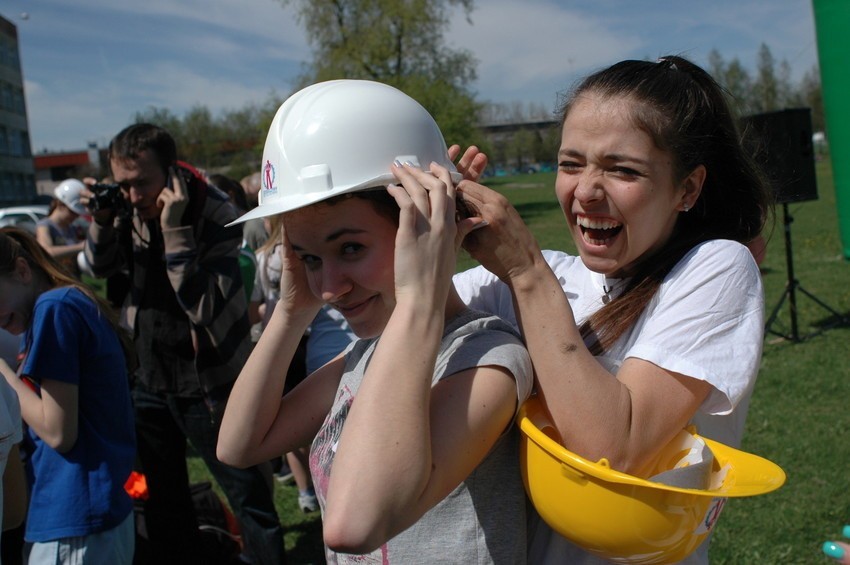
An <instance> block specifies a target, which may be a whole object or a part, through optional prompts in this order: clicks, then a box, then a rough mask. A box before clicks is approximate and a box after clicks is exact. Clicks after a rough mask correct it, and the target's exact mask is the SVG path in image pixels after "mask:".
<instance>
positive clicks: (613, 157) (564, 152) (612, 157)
mask: <svg viewBox="0 0 850 565" xmlns="http://www.w3.org/2000/svg"><path fill="white" fill-rule="evenodd" d="M558 156H559V157H583V156H584V154H583V153H581V152H579V151H576V150H575V149H561V150H560V151H558ZM604 159H605V160H606V161H629V162H632V163H638V164H641V165H646V164H648V163H649V161H648V160H646V159H638V158H637V157H632V156H630V155H624V154H621V153H607V154H605V155H604Z"/></svg>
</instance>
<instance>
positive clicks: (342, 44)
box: [281, 0, 479, 145]
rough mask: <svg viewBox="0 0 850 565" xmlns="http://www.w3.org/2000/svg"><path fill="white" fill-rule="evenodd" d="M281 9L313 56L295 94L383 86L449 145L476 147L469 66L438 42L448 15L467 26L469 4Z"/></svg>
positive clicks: (298, 4) (312, 0)
mask: <svg viewBox="0 0 850 565" xmlns="http://www.w3.org/2000/svg"><path fill="white" fill-rule="evenodd" d="M281 2H282V4H283V5H285V6H286V5H292V6H293V7H294V8H295V10H296V17H297V18H298V21H299V23H300V24H302V25H303V26H304V28H305V31H306V32H307V37H308V38H309V41H310V44H311V46H312V49H313V60H312V62H311V63H310V65H309V66H308V67H307V70H306V71H305V73H304V74H303V75H302V76H301V77H300V79H299V86H306V85H308V84H312V83H314V82H318V81H324V80H331V79H339V78H352V79H367V80H374V81H378V82H383V83H386V84H389V85H391V86H395V87H396V88H398V89H400V90H402V91H404V92H405V93H407V94H408V95H409V96H411V97H412V98H414V99H416V100H417V101H419V103H420V104H422V105H423V106H424V107H425V108H426V109H427V110H428V111H429V112H430V113H431V114H432V115H433V116H434V119H435V120H436V121H437V123H438V124H439V125H440V128H441V129H442V131H443V135H444V136H445V137H446V140H447V141H448V142H449V143H460V144H462V145H464V144H469V143H471V142H473V141H474V140H475V138H476V122H477V114H478V109H479V105H478V104H477V103H476V101H475V98H474V96H473V94H472V92H471V91H470V90H469V85H470V84H471V83H472V82H473V81H474V80H475V78H476V74H475V60H474V58H473V57H472V54H471V53H470V52H468V51H466V50H457V49H450V48H448V47H447V46H446V45H445V42H444V33H445V31H446V29H447V27H448V24H449V22H450V19H449V18H450V13H451V9H452V8H461V9H462V11H463V13H465V15H466V17H467V18H469V14H470V13H471V12H472V9H473V0H281Z"/></svg>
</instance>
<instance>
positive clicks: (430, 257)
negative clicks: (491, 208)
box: [388, 163, 475, 306]
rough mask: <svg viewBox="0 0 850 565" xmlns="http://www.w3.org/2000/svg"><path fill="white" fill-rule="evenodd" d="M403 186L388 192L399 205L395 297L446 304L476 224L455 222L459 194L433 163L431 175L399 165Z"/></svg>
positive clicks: (396, 168)
mask: <svg viewBox="0 0 850 565" xmlns="http://www.w3.org/2000/svg"><path fill="white" fill-rule="evenodd" d="M392 170H393V174H395V176H396V178H398V180H399V181H400V183H401V184H399V185H390V186H389V187H388V191H389V192H390V194H391V195H392V196H393V198H395V200H396V202H397V203H398V205H399V208H400V213H399V226H398V233H397V234H396V250H395V286H396V299H397V300H398V299H399V298H400V297H403V296H405V295H407V294H409V295H410V296H411V297H412V298H413V299H414V300H419V299H422V298H423V297H425V296H433V297H435V298H436V299H437V300H438V301H440V305H441V306H442V305H443V304H445V299H446V297H447V296H448V290H449V288H450V285H451V277H452V275H453V274H454V272H455V267H456V258H457V251H458V249H459V248H460V242H461V240H462V239H463V237H464V236H465V235H466V233H467V232H468V231H469V230H470V229H472V227H473V226H474V224H475V221H474V220H472V221H466V220H465V221H463V222H461V223H457V222H456V219H455V196H456V191H455V187H454V184H453V183H452V179H451V175H450V174H449V171H448V169H446V168H445V167H442V166H440V165H437V164H436V163H432V164H431V166H430V173H428V172H425V171H422V170H421V169H419V168H417V167H415V166H412V165H410V164H401V163H395V164H394V165H393V169H392Z"/></svg>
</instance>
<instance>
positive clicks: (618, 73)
mask: <svg viewBox="0 0 850 565" xmlns="http://www.w3.org/2000/svg"><path fill="white" fill-rule="evenodd" d="M585 94H592V95H594V96H601V97H602V98H603V100H604V99H606V98H607V99H611V100H614V99H618V100H622V99H625V100H629V101H631V102H632V103H633V104H632V106H631V108H632V111H631V119H632V120H633V121H634V124H635V125H636V126H637V127H639V128H640V129H642V130H643V131H645V132H646V133H647V134H648V135H649V136H650V138H651V139H652V140H653V142H654V143H655V145H656V146H657V147H658V148H659V149H661V150H664V151H667V152H668V153H669V154H670V155H671V156H672V158H673V174H674V175H675V178H674V180H675V181H676V182H681V181H682V180H684V179H685V178H686V177H687V176H688V175H689V174H690V173H691V172H692V171H693V170H694V169H695V168H696V167H697V166H699V165H703V166H705V169H706V178H705V182H704V183H703V186H702V192H701V193H700V196H699V198H698V200H697V201H696V202H695V203H694V206H693V208H692V209H691V210H690V211H689V212H682V213H680V214H679V218H678V220H677V223H676V227H675V230H674V232H673V235H672V236H671V237H670V239H669V240H668V241H667V243H666V244H665V245H664V247H663V248H661V249H660V250H659V251H658V252H656V253H655V254H653V255H652V257H650V258H646V259H644V260H643V261H642V263H641V264H640V265H639V267H638V270H637V272H636V273H635V274H634V276H633V277H631V279H630V281H629V283H628V285H627V286H626V288H625V290H624V292H623V293H622V294H621V295H620V296H619V297H618V298H617V299H615V300H612V301H611V302H610V303H608V304H607V305H606V306H604V307H602V308H601V309H600V310H598V311H597V312H596V313H595V314H594V315H593V316H591V317H590V318H589V319H588V320H587V321H586V322H585V323H584V324H583V325H582V328H581V331H582V335H583V337H585V339H586V340H588V341H590V343H591V345H590V349H591V351H592V352H593V353H594V354H599V353H601V352H602V351H604V350H606V349H608V348H609V347H610V346H611V345H612V344H613V343H614V342H616V341H617V339H619V338H620V336H622V335H623V333H625V332H626V331H627V330H628V329H629V328H630V327H632V325H633V324H634V323H635V321H636V320H637V318H638V317H639V316H640V315H641V313H642V312H643V311H644V309H645V308H646V306H647V304H648V303H649V301H650V300H651V299H652V297H653V296H655V293H656V292H657V291H658V288H659V286H660V285H661V283H662V281H663V280H664V278H665V277H666V276H667V274H668V273H669V272H670V270H671V269H672V268H673V267H674V266H675V265H676V263H678V262H679V261H680V260H681V259H682V257H684V255H685V254H686V253H687V252H688V251H690V250H691V249H693V248H694V246H696V245H698V244H700V243H702V242H704V241H708V240H711V239H732V240H736V241H739V242H741V243H744V244H746V243H749V242H750V241H752V240H753V239H754V238H755V237H756V236H758V235H759V234H760V233H761V232H762V229H763V228H764V225H765V222H766V221H767V219H768V218H769V217H770V215H771V214H772V212H773V207H772V204H773V199H772V193H771V191H770V189H769V186H768V184H767V182H766V180H765V178H764V175H763V173H762V172H761V170H760V169H759V167H758V166H757V165H756V163H755V162H754V161H753V159H752V157H751V156H750V155H749V154H748V153H747V151H746V150H745V148H744V146H743V145H742V142H741V136H740V133H739V131H738V127H737V125H736V119H735V115H734V112H733V111H732V110H731V108H730V107H729V104H728V102H727V98H726V95H725V94H724V91H723V89H722V88H721V87H720V85H718V84H717V83H716V82H715V81H714V79H712V78H711V76H710V75H709V74H708V73H706V72H705V71H704V70H703V69H701V68H700V67H698V66H696V65H694V64H693V63H691V62H690V61H688V60H686V59H684V58H682V57H677V56H667V57H663V58H662V59H659V61H658V62H649V61H621V62H619V63H616V64H614V65H612V66H611V67H608V68H606V69H604V70H602V71H599V72H597V73H595V74H592V75H590V76H589V77H587V78H586V79H585V80H584V81H582V82H581V83H580V84H579V85H578V87H576V88H575V89H574V90H573V92H572V94H571V95H570V96H569V97H568V99H567V100H566V102H565V103H564V104H563V105H562V108H561V118H562V119H561V123H562V124H563V123H564V120H565V119H566V117H567V115H568V114H569V112H570V110H571V109H572V107H573V105H574V103H575V101H576V100H577V99H578V98H579V97H580V96H582V95H585ZM588 338H589V339H588Z"/></svg>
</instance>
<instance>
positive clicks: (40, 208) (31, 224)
mask: <svg viewBox="0 0 850 565" xmlns="http://www.w3.org/2000/svg"><path fill="white" fill-rule="evenodd" d="M48 209H49V207H48V206H44V205H38V204H36V205H33V206H12V207H11V208H0V228H5V227H7V226H15V227H19V228H23V229H25V230H27V231H29V232H31V233H35V224H36V223H37V222H38V221H39V220H40V219H42V218H46V217H47V213H48Z"/></svg>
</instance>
